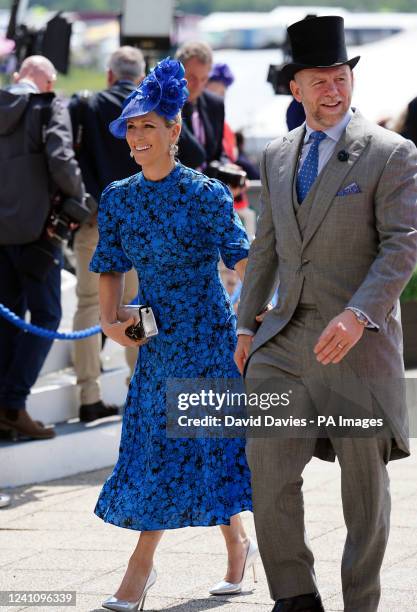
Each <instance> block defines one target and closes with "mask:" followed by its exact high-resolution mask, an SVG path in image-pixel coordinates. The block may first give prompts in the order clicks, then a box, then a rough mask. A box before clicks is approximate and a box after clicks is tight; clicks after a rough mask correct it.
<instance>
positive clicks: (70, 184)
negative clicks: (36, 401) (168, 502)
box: [0, 56, 88, 439]
mask: <svg viewBox="0 0 417 612" xmlns="http://www.w3.org/2000/svg"><path fill="white" fill-rule="evenodd" d="M55 80H56V72H55V68H54V66H53V65H52V63H51V62H50V61H49V60H47V59H46V58H44V57H42V56H31V57H28V58H27V59H26V60H25V61H24V62H23V64H22V66H21V69H20V72H19V73H15V74H14V84H13V85H12V86H10V87H8V88H7V89H6V90H1V91H0V109H1V112H0V184H1V192H0V276H1V279H2V282H1V285H0V302H1V303H2V304H4V305H5V306H7V307H8V308H10V310H12V311H13V312H14V313H16V314H17V315H18V316H19V317H24V316H25V313H26V311H27V310H29V311H30V316H31V322H32V323H33V324H35V325H38V326H40V327H42V328H45V329H49V330H52V331H55V330H56V329H57V328H58V325H59V322H60V319H61V291H60V289H61V259H62V254H61V246H60V245H61V241H62V240H61V239H62V237H65V236H66V235H68V232H69V231H70V229H71V228H72V227H74V225H75V224H77V223H79V222H80V221H81V220H82V217H83V216H85V215H86V214H88V213H87V212H86V207H85V205H84V204H83V199H84V186H83V183H82V179H81V173H80V170H79V167H78V164H77V162H76V160H75V158H74V153H73V147H72V132H71V123H70V118H69V114H68V111H67V110H66V109H65V108H64V106H63V105H62V103H61V101H60V100H58V99H57V98H56V97H55V94H54V93H53V92H52V89H53V85H54V82H55ZM52 209H53V210H52ZM52 212H53V215H52V216H51V213H52ZM51 344H52V340H49V339H45V338H40V337H38V336H35V335H32V334H30V333H25V332H23V331H21V330H19V329H18V328H17V327H15V326H13V325H12V324H10V323H8V322H7V321H5V320H4V319H3V318H0V428H1V430H2V431H3V433H5V432H14V433H15V434H16V433H17V434H20V435H23V436H25V437H30V438H38V439H44V438H52V437H54V435H55V432H54V430H53V429H52V428H46V427H45V426H44V425H43V424H42V423H39V422H37V421H36V422H35V421H33V420H32V418H31V417H30V416H29V414H28V412H27V410H26V405H25V404H26V398H27V396H28V394H29V392H30V389H31V387H32V385H33V384H34V383H35V381H36V379H37V377H38V374H39V372H40V370H41V368H42V365H43V363H44V361H45V358H46V356H47V354H48V351H49V349H50V347H51Z"/></svg>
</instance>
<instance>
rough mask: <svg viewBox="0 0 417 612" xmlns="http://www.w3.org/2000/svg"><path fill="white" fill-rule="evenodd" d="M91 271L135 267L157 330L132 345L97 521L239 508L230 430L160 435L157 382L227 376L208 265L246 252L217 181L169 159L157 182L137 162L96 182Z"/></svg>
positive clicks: (183, 521) (229, 351) (226, 321)
mask: <svg viewBox="0 0 417 612" xmlns="http://www.w3.org/2000/svg"><path fill="white" fill-rule="evenodd" d="M98 222H99V232H100V240H99V243H98V246H97V249H96V252H95V254H94V257H93V259H92V261H91V264H90V269H91V270H92V271H93V272H109V271H116V272H126V271H127V270H129V269H130V268H131V267H132V266H134V267H135V268H136V270H137V272H138V276H139V283H140V293H139V303H141V304H147V305H150V306H152V309H153V311H154V314H155V318H156V320H157V324H158V328H159V334H158V336H155V337H153V338H151V339H150V340H149V342H148V343H147V344H146V345H144V346H142V347H141V348H140V350H139V357H138V362H137V365H136V370H135V373H134V376H133V378H132V380H131V383H130V386H129V392H128V396H127V400H126V406H125V412H124V417H123V427H122V437H121V443H120V451H119V459H118V462H117V464H116V466H115V468H114V471H113V473H112V474H111V476H110V477H109V478H108V480H107V481H106V483H105V484H104V487H103V489H102V491H101V494H100V496H99V499H98V502H97V506H96V509H95V513H96V514H97V516H99V517H100V518H102V519H103V520H104V521H106V522H109V523H112V524H114V525H118V526H120V527H126V528H130V529H137V530H141V531H145V530H154V529H172V528H177V527H186V526H189V525H218V524H229V519H230V517H231V516H232V515H234V514H237V513H238V512H241V511H243V510H251V509H252V504H251V489H250V474H249V468H248V466H247V463H246V458H245V451H244V447H245V441H244V440H243V439H241V438H237V439H224V438H217V439H214V438H203V439H201V438H199V439H191V438H168V437H167V434H166V398H165V392H166V381H167V380H169V379H173V378H174V379H175V378H212V379H215V378H236V377H238V376H239V372H238V370H237V368H236V366H235V364H234V361H233V351H234V348H235V343H236V331H235V325H236V322H235V319H236V317H235V315H234V313H233V310H232V307H231V304H230V301H229V298H228V296H227V293H226V291H225V289H224V288H223V285H222V284H221V281H220V278H219V274H218V260H219V252H220V254H221V257H222V259H223V261H224V263H225V264H226V265H227V266H228V267H229V268H233V267H234V265H235V263H236V262H237V261H239V260H240V259H243V258H244V257H246V256H247V254H248V248H249V245H248V242H247V237H246V234H245V231H244V229H243V227H242V225H241V223H240V221H239V219H238V218H237V216H236V215H235V213H234V212H233V201H232V198H231V196H230V193H229V191H228V189H227V188H226V187H225V186H224V185H223V184H222V183H220V182H219V181H216V180H213V179H208V178H207V177H205V176H204V175H203V174H200V173H199V172H196V171H194V170H191V169H189V168H186V167H185V166H183V165H181V164H177V165H176V166H175V167H174V169H173V170H172V171H171V173H170V174H169V175H168V176H167V177H165V178H164V179H163V180H161V181H149V180H147V179H146V178H145V177H144V175H143V174H142V173H139V174H136V175H134V176H133V177H130V178H128V179H126V180H123V181H118V182H115V183H112V184H111V185H109V186H108V187H107V189H106V190H105V191H104V192H103V196H102V199H101V203H100V208H99V215H98Z"/></svg>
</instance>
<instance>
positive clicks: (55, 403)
mask: <svg viewBox="0 0 417 612" xmlns="http://www.w3.org/2000/svg"><path fill="white" fill-rule="evenodd" d="M128 373H129V371H128V368H127V367H115V368H113V369H110V370H107V371H106V372H103V374H102V375H101V377H100V382H101V392H102V398H103V400H104V402H106V403H108V404H118V405H120V406H122V405H123V404H124V402H125V399H126V394H127V386H126V378H127V376H128ZM79 405H80V400H79V392H78V387H77V384H76V378H75V373H74V370H73V369H72V368H67V369H65V370H61V371H60V372H52V373H51V374H46V375H45V376H42V377H41V378H40V379H39V380H38V382H37V383H36V385H35V386H34V388H33V389H32V392H31V394H30V396H29V398H28V402H27V407H28V412H29V414H30V415H31V417H32V418H33V419H35V420H40V421H43V422H44V423H48V424H51V423H64V422H66V421H68V420H69V419H73V418H75V417H78V408H79Z"/></svg>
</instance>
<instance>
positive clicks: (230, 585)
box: [209, 539, 259, 595]
mask: <svg viewBox="0 0 417 612" xmlns="http://www.w3.org/2000/svg"><path fill="white" fill-rule="evenodd" d="M258 556H259V550H258V546H257V544H256V543H255V542H254V541H253V540H251V539H249V546H248V550H247V552H246V559H245V565H244V566H243V572H242V578H241V579H240V582H227V581H226V580H222V581H221V582H218V583H217V584H216V585H214V586H213V587H212V588H211V589H210V590H209V593H210V595H237V594H239V593H241V592H242V583H243V580H244V578H245V574H246V571H247V570H248V569H249V568H250V567H251V568H252V572H253V581H254V582H258V580H257V577H256V568H255V563H256V560H257V558H258Z"/></svg>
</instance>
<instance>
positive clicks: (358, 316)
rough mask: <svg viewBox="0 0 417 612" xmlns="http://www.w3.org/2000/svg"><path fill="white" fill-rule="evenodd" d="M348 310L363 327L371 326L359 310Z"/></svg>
mask: <svg viewBox="0 0 417 612" xmlns="http://www.w3.org/2000/svg"><path fill="white" fill-rule="evenodd" d="M348 310H351V311H352V312H353V314H354V315H355V317H356V320H357V322H358V323H359V325H362V326H363V327H366V326H367V325H369V319H368V317H366V316H365V315H364V314H363V312H361V311H360V310H357V308H349V309H348Z"/></svg>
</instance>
